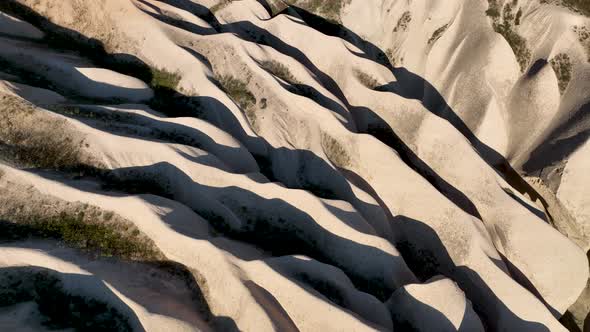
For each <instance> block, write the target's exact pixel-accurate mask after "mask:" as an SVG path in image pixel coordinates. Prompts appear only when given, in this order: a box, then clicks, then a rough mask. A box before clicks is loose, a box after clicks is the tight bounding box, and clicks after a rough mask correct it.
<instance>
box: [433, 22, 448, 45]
mask: <svg viewBox="0 0 590 332" xmlns="http://www.w3.org/2000/svg"><path fill="white" fill-rule="evenodd" d="M448 27H449V25H448V24H445V25H443V26H442V27H440V28H438V29H436V30H435V31H434V32H433V33H432V36H431V37H430V39H428V45H434V43H436V42H437V41H438V40H439V39H440V37H442V35H443V33H445V31H447V28H448Z"/></svg>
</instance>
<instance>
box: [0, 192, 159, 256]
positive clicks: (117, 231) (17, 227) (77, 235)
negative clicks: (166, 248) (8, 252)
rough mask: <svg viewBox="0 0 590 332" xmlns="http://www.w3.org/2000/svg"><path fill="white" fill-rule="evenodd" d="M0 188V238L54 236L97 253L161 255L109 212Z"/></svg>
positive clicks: (138, 233) (119, 218) (144, 238)
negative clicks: (1, 221) (0, 222)
mask: <svg viewBox="0 0 590 332" xmlns="http://www.w3.org/2000/svg"><path fill="white" fill-rule="evenodd" d="M5 186H11V188H4V189H3V188H1V187H0V193H2V197H0V204H1V205H2V206H1V207H0V220H5V222H3V223H2V229H1V230H2V231H1V232H0V233H1V235H0V239H4V240H5V241H14V240H19V239H23V238H27V237H40V238H53V239H57V240H61V241H63V242H64V243H65V244H67V245H68V246H70V247H72V248H76V249H81V250H84V251H87V252H89V253H91V254H94V255H96V256H102V257H119V258H124V259H137V260H138V259H141V260H158V259H163V258H164V255H163V254H162V253H161V252H160V251H159V250H158V248H157V247H156V245H155V244H154V242H153V241H152V240H151V239H150V238H148V237H147V236H146V235H144V234H142V233H141V232H140V231H139V229H137V227H135V225H133V224H132V223H131V222H129V221H127V220H125V219H123V218H122V217H120V216H119V215H117V214H115V213H114V212H112V211H105V210H102V209H100V208H98V207H95V206H91V205H88V204H82V203H69V202H65V201H60V200H58V199H55V198H53V197H51V196H46V195H42V194H41V193H39V192H38V191H36V190H35V189H33V188H23V187H21V186H18V187H17V185H16V184H10V185H9V184H5Z"/></svg>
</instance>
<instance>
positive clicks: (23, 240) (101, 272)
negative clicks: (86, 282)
mask: <svg viewBox="0 0 590 332" xmlns="http://www.w3.org/2000/svg"><path fill="white" fill-rule="evenodd" d="M78 189H81V188H78ZM101 193H103V192H101ZM0 230H1V231H2V235H1V236H0V244H2V245H4V246H10V245H11V243H17V244H18V247H19V248H21V247H22V248H28V249H33V250H40V251H46V250H47V249H48V248H49V247H48V246H50V245H51V243H53V241H51V240H54V241H61V240H62V239H60V238H52V237H49V238H48V237H47V236H46V235H45V234H44V233H43V232H42V231H39V230H37V229H36V228H35V227H34V226H31V225H23V224H18V223H13V222H8V221H0ZM35 240H39V241H40V242H36V241H35ZM57 243H58V242H56V245H57V246H59V247H61V246H63V245H66V246H67V244H62V243H61V242H60V243H59V244H57ZM71 250H72V251H77V254H78V255H79V256H73V255H71V252H65V251H63V250H54V251H52V252H51V255H53V256H55V257H57V258H59V259H62V260H65V261H68V262H71V263H72V264H74V265H79V264H80V263H82V264H83V266H82V267H81V268H82V269H83V270H86V271H88V272H90V273H92V276H91V278H96V280H97V281H96V282H97V283H101V284H102V281H104V282H107V283H109V284H110V285H112V286H113V287H114V288H115V289H117V291H119V292H121V294H123V295H124V296H125V297H127V298H129V299H131V300H133V301H134V302H136V303H138V304H139V305H141V306H142V307H143V308H144V309H145V310H147V311H148V312H150V313H153V314H158V315H163V316H166V317H171V318H176V319H179V320H181V321H185V322H187V323H190V324H193V325H195V326H198V327H199V328H201V329H207V328H211V329H212V330H218V329H221V330H223V331H238V328H237V326H236V324H235V322H234V321H233V319H231V318H229V317H224V316H216V315H214V314H213V313H212V312H211V309H210V307H209V304H208V303H207V299H206V298H205V294H203V292H202V290H201V287H200V285H199V282H198V281H197V279H196V276H195V274H194V272H193V271H190V270H189V269H188V268H187V267H186V266H184V265H182V264H180V263H177V262H173V261H142V260H126V259H122V258H116V257H97V255H96V254H95V253H94V252H93V251H92V250H91V249H84V250H81V249H77V248H74V247H72V249H71ZM96 260H99V261H100V262H101V264H93V263H92V262H94V261H96ZM0 271H1V269H0ZM162 280H168V281H172V280H173V281H176V282H178V283H179V284H184V285H183V286H184V287H186V293H185V294H186V298H185V299H183V300H184V301H186V302H185V303H183V304H188V306H187V307H186V308H185V309H183V310H179V309H178V308H176V307H175V306H170V304H169V303H168V302H166V301H168V300H166V301H165V300H164V299H165V298H166V296H167V294H165V293H163V294H159V295H158V294H157V293H158V292H160V293H161V292H164V291H165V290H166V289H165V288H149V289H147V290H146V289H142V288H141V287H138V286H137V285H146V287H147V284H148V283H150V282H152V285H157V284H159V283H161V281H162ZM1 286H2V285H0V288H1ZM170 287H172V286H170ZM149 292H152V293H151V294H150V293H149ZM113 296H114V295H113ZM155 296H160V297H162V301H164V302H162V305H160V303H157V302H154V301H152V300H150V301H146V300H147V298H146V297H150V298H154V297H155ZM113 298H114V297H113ZM117 301H119V302H120V300H118V299H117ZM174 301H175V299H174ZM121 303H122V302H121ZM176 304H179V303H176ZM195 313H196V314H197V315H198V318H200V319H197V320H195V316H194V314H195ZM125 316H129V317H130V318H131V319H134V320H137V322H138V323H137V324H139V320H138V319H137V317H136V316H135V314H134V313H133V312H132V311H131V309H129V311H128V312H126V313H125Z"/></svg>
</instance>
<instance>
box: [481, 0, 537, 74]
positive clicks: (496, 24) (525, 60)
mask: <svg viewBox="0 0 590 332" xmlns="http://www.w3.org/2000/svg"><path fill="white" fill-rule="evenodd" d="M488 5H489V6H488V10H487V11H486V15H488V16H489V17H490V18H491V19H492V27H493V28H494V31H496V32H497V33H499V34H501V35H502V36H503V37H504V39H506V41H507V42H508V44H509V45H510V47H511V48H512V51H513V52H514V55H516V59H517V61H518V64H519V65H520V70H521V71H522V72H524V71H525V70H526V69H527V67H528V65H529V63H530V61H531V56H532V55H531V51H530V50H529V48H528V46H527V43H526V40H525V39H524V38H523V37H522V36H521V35H519V34H518V33H517V32H516V31H514V29H513V26H514V25H519V24H520V23H521V17H522V11H521V10H520V9H519V11H518V12H517V13H516V15H515V14H514V8H515V7H516V6H517V5H518V1H516V0H512V1H510V2H507V3H506V4H505V5H504V7H503V8H502V7H501V5H500V4H499V2H498V0H488Z"/></svg>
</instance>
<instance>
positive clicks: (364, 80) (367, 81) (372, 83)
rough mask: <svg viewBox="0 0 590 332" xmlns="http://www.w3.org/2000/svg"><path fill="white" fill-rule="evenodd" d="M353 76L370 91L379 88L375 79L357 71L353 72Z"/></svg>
mask: <svg viewBox="0 0 590 332" xmlns="http://www.w3.org/2000/svg"><path fill="white" fill-rule="evenodd" d="M354 76H355V77H356V78H357V79H358V80H359V82H361V84H362V85H364V86H366V87H367V88H369V89H371V90H374V89H375V88H377V87H378V86H380V84H379V81H377V79H375V78H374V77H373V76H371V75H369V74H367V73H365V72H363V71H360V70H358V69H355V70H354Z"/></svg>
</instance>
